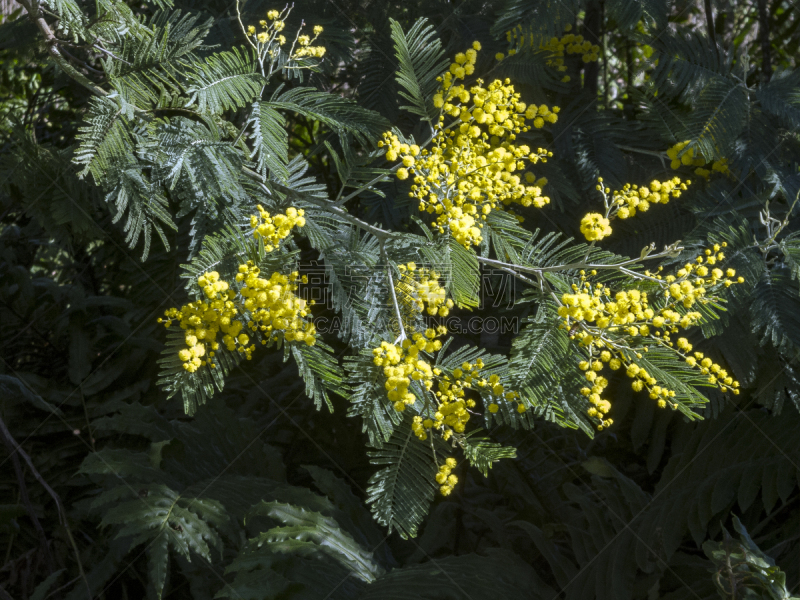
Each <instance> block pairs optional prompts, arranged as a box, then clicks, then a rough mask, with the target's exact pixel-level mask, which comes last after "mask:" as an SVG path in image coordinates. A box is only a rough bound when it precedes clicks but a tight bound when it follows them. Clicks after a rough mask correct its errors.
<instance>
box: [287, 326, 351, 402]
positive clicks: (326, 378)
mask: <svg viewBox="0 0 800 600" xmlns="http://www.w3.org/2000/svg"><path fill="white" fill-rule="evenodd" d="M291 349H292V356H294V359H295V362H297V370H298V371H300V376H301V377H302V378H303V380H304V381H305V383H306V395H308V397H309V398H311V399H312V400H313V401H314V405H315V406H316V407H317V410H319V409H321V408H322V401H323V400H324V401H325V404H326V405H327V406H328V410H330V411H331V412H333V403H332V402H331V400H330V398H329V397H328V393H329V392H333V393H334V394H339V395H340V396H345V395H346V394H347V388H346V386H345V385H344V379H343V376H342V369H341V367H340V366H339V363H338V362H337V361H336V357H335V356H334V355H333V348H331V347H330V346H328V345H327V344H326V343H325V342H322V341H319V340H317V343H316V344H314V345H313V346H308V345H306V344H301V343H296V344H291Z"/></svg>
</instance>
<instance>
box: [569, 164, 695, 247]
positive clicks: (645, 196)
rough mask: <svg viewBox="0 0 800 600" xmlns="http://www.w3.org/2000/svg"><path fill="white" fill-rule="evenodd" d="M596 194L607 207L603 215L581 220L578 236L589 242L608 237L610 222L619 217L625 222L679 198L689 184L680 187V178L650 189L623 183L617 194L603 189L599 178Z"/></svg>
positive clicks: (591, 214) (654, 181)
mask: <svg viewBox="0 0 800 600" xmlns="http://www.w3.org/2000/svg"><path fill="white" fill-rule="evenodd" d="M597 181H598V182H599V183H598V184H597V188H596V189H597V190H598V191H599V192H600V193H601V194H603V202H604V203H605V206H606V213H605V215H601V214H600V213H588V214H587V215H585V216H584V217H583V219H581V227H580V229H581V233H582V234H583V235H584V237H585V238H586V239H587V240H589V241H590V242H593V241H599V240H602V239H603V238H605V237H607V236H609V235H611V232H612V229H611V221H613V220H614V219H616V218H617V217H619V218H620V219H628V218H630V217H632V216H634V215H635V214H636V213H637V211H638V212H646V211H647V210H649V208H650V205H651V204H667V203H668V202H669V200H670V198H671V197H672V198H678V197H679V196H680V195H681V192H682V191H685V190H686V186H687V185H689V184H691V183H692V182H691V181H686V183H681V180H680V177H673V178H672V179H668V180H666V181H656V180H653V181H651V182H650V185H649V186H644V185H643V186H641V187H639V186H638V185H636V184H630V183H626V184H625V185H624V186H623V188H622V189H621V190H619V191H615V192H612V191H611V189H610V188H607V187H604V186H603V178H602V177H598V178H597Z"/></svg>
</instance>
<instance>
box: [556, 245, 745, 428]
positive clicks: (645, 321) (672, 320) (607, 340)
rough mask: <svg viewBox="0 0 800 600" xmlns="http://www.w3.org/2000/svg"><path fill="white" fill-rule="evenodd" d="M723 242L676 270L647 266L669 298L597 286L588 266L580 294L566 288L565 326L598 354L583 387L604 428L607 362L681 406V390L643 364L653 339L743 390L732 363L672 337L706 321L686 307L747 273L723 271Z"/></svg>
mask: <svg viewBox="0 0 800 600" xmlns="http://www.w3.org/2000/svg"><path fill="white" fill-rule="evenodd" d="M723 246H725V244H724V243H723V244H722V245H719V244H715V245H714V246H713V249H707V250H705V251H704V253H703V254H701V255H699V256H697V257H696V259H695V260H694V261H693V262H690V263H686V264H685V265H684V266H683V267H682V268H681V269H679V270H678V271H677V273H676V274H675V275H666V276H662V275H660V274H659V273H654V274H651V273H649V272H645V275H646V276H647V277H649V278H651V279H653V280H655V281H657V282H661V287H662V293H661V294H660V296H661V298H658V297H656V298H655V299H654V300H652V299H651V298H650V297H649V296H648V294H647V293H646V292H642V291H639V290H636V289H632V290H627V291H620V292H617V293H616V294H613V295H612V292H611V290H610V289H609V288H608V287H606V286H605V285H603V284H601V283H596V284H594V286H593V285H592V284H591V283H590V282H589V281H588V280H587V276H586V273H585V272H584V271H581V285H580V286H579V285H577V284H574V285H573V292H574V293H571V294H570V293H567V294H563V295H562V297H561V303H562V305H561V306H560V307H559V309H558V314H559V316H561V317H562V318H563V319H564V320H563V323H562V327H563V328H565V329H568V330H569V331H570V337H571V338H572V339H576V340H578V341H579V343H580V345H581V347H583V348H585V349H586V351H587V352H588V353H589V357H590V360H585V361H582V362H581V363H580V364H579V365H578V366H579V368H580V369H581V370H583V371H585V373H584V375H585V378H586V380H587V382H588V385H587V387H584V388H582V389H581V393H582V394H583V395H584V396H587V397H588V398H589V402H590V403H591V404H592V407H591V408H589V410H588V414H589V416H590V417H593V418H597V419H598V420H599V425H598V428H599V429H602V428H603V427H608V426H609V425H610V424H611V423H612V422H613V421H612V420H611V419H606V418H605V417H606V415H607V413H608V412H609V410H610V408H611V404H610V403H609V402H608V400H605V399H603V398H601V396H600V394H601V393H602V392H603V390H604V388H605V387H606V386H607V385H608V381H607V380H606V379H605V378H604V377H602V376H601V375H600V372H601V371H602V370H603V369H604V365H608V367H609V368H610V369H611V370H612V371H615V370H618V369H620V368H624V369H626V373H627V375H628V376H629V377H631V378H633V379H634V381H633V382H632V388H633V390H634V391H637V392H638V391H641V390H643V389H646V390H647V391H648V393H649V394H650V397H651V398H652V399H654V400H658V405H659V406H660V407H662V408H663V407H665V406H667V405H670V406H671V407H672V408H677V406H678V405H677V404H676V402H675V401H674V400H672V399H673V398H674V397H675V395H676V393H675V391H674V390H672V389H670V388H669V386H668V385H667V384H666V383H665V382H659V381H658V380H657V378H656V377H655V376H654V375H653V374H652V373H650V372H648V371H647V368H646V367H645V366H643V365H642V364H639V363H637V360H641V359H642V357H643V354H642V352H644V353H646V352H648V349H649V347H652V346H658V347H661V348H664V349H669V350H671V351H672V352H675V353H676V354H677V355H679V356H680V357H681V358H684V359H685V361H686V363H687V364H688V365H689V366H690V367H692V368H698V369H699V370H700V372H701V373H702V374H703V375H707V376H708V377H707V380H708V383H709V384H711V385H716V386H717V387H719V388H720V390H721V391H723V392H726V391H728V390H732V391H733V393H734V394H738V393H739V391H738V389H737V388H738V387H739V384H738V383H737V382H735V381H733V379H732V378H731V377H730V376H729V375H728V373H727V372H726V371H725V370H724V369H722V368H721V367H720V366H719V365H716V364H715V363H713V362H712V361H711V360H710V359H708V358H706V357H704V356H703V355H702V354H701V353H695V354H694V355H690V354H689V352H690V351H691V349H692V346H691V344H689V342H688V341H687V340H686V338H683V337H681V338H679V339H678V340H677V341H673V339H672V337H671V336H672V335H674V334H676V333H678V332H679V331H680V330H681V329H687V328H689V327H692V326H694V325H697V324H699V323H700V322H701V320H702V314H701V313H700V312H697V311H690V310H686V309H689V308H691V307H692V306H694V305H695V304H696V303H700V304H704V303H707V302H710V301H713V300H715V298H714V297H713V296H712V294H713V293H715V292H716V291H717V290H719V289H720V288H721V287H728V286H730V285H732V284H733V283H737V282H738V283H741V282H742V281H743V279H742V278H741V277H739V278H738V279H737V280H736V281H734V280H733V279H732V278H733V277H734V276H735V275H736V272H735V271H734V270H733V269H726V270H725V271H723V270H722V269H720V268H718V267H715V266H714V265H717V264H718V263H719V262H720V261H722V260H723V259H724V258H725V255H724V253H723V252H722V251H721V249H722V247H723ZM708 265H711V268H710V267H709V266H708ZM659 272H660V269H659ZM596 274H597V273H596V271H592V272H591V275H596ZM640 351H641V352H640ZM589 386H591V387H589Z"/></svg>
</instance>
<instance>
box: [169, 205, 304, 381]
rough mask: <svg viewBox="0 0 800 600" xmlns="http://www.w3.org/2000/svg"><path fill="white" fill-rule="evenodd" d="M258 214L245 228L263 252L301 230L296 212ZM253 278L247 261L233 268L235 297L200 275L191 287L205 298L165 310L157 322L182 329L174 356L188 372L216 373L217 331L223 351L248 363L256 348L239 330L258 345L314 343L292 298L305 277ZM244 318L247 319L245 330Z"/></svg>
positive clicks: (299, 303)
mask: <svg viewBox="0 0 800 600" xmlns="http://www.w3.org/2000/svg"><path fill="white" fill-rule="evenodd" d="M258 211H259V215H251V217H250V224H251V226H252V227H253V228H254V229H255V231H254V235H255V237H256V238H262V239H264V241H265V248H266V250H267V251H271V250H273V249H274V248H275V247H276V246H277V245H278V244H279V243H280V241H281V240H282V239H285V238H286V237H287V236H288V235H289V233H290V232H291V229H292V227H295V226H297V227H302V226H303V225H305V219H304V218H303V211H302V210H296V209H294V208H288V209H287V210H286V214H285V215H280V214H279V215H276V216H275V217H271V216H270V214H269V213H268V212H267V211H265V210H264V208H263V207H261V206H259V207H258ZM258 275H259V269H258V267H256V266H255V265H254V263H253V262H252V261H248V262H247V263H246V264H243V265H239V269H238V273H237V274H236V277H235V280H236V283H237V284H239V285H238V287H239V292H238V294H237V292H236V290H234V289H232V288H231V286H230V285H229V284H228V282H226V281H224V280H223V279H221V278H220V275H219V273H218V272H217V271H209V272H207V273H203V274H202V275H200V276H199V277H198V278H197V285H198V286H199V288H200V289H201V290H202V291H203V294H205V296H206V299H204V300H200V301H198V302H190V303H189V304H186V305H184V306H182V307H181V308H180V309H177V308H170V309H168V310H167V311H166V312H165V316H166V317H167V318H166V319H158V322H159V323H163V324H164V327H170V326H171V325H172V323H173V322H178V323H179V324H180V327H181V328H182V329H184V330H186V346H187V347H186V348H184V349H182V350H180V351H179V352H178V356H179V357H180V359H181V361H183V368H184V369H186V370H187V371H188V372H189V373H194V372H196V371H197V370H198V369H199V368H200V367H203V366H206V365H208V366H209V367H210V368H216V366H217V365H216V363H215V362H214V361H213V360H212V359H213V358H214V354H215V352H216V351H217V350H218V349H219V342H218V341H217V336H218V334H219V333H220V332H222V334H223V336H222V343H223V344H224V345H225V347H226V348H227V349H228V350H229V351H231V352H240V353H242V354H243V355H244V356H245V357H246V358H247V359H248V360H250V359H251V357H252V354H253V350H255V347H256V346H255V344H254V343H252V340H251V337H250V336H249V335H248V334H247V333H244V332H243V329H245V327H247V328H249V329H250V330H251V331H253V332H260V335H262V336H264V337H262V339H261V343H262V344H264V345H266V344H267V342H268V340H269V339H270V338H272V337H273V336H274V335H275V334H279V335H281V336H282V337H283V339H284V340H286V341H287V342H293V341H296V342H305V343H306V344H308V345H310V346H311V345H313V344H314V343H315V342H316V330H315V328H314V325H313V324H312V323H306V322H305V321H304V320H303V317H305V316H307V314H308V309H307V306H306V302H305V300H301V299H299V298H298V297H297V296H296V295H295V294H294V292H295V290H297V282H298V281H302V282H303V283H305V282H306V280H305V277H302V278H301V277H300V275H299V274H298V273H297V272H296V271H295V272H293V273H290V274H289V275H288V276H287V275H281V274H280V273H273V274H272V275H271V276H270V278H269V279H263V278H261V277H259V276H258ZM245 318H248V319H249V320H248V321H247V323H246V325H245V322H244V319H245ZM257 335H258V334H257ZM255 337H256V336H254V339H255Z"/></svg>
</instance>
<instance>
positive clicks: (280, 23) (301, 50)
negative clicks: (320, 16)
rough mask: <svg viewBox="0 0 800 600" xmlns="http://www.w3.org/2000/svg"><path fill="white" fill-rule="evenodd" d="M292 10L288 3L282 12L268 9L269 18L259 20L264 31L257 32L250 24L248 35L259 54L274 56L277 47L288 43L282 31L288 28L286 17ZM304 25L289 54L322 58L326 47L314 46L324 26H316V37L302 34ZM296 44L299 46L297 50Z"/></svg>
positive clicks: (294, 56)
mask: <svg viewBox="0 0 800 600" xmlns="http://www.w3.org/2000/svg"><path fill="white" fill-rule="evenodd" d="M291 12H292V7H291V6H288V5H287V7H286V8H284V9H283V10H282V11H280V12H279V11H277V10H269V11H267V20H261V21H259V22H258V24H259V25H260V26H261V28H262V31H259V32H257V31H256V27H255V25H249V26H248V27H247V30H246V33H247V36H248V37H249V38H252V42H251V44H252V45H253V47H254V48H255V49H256V51H257V52H258V53H259V56H262V52H263V53H264V55H266V54H268V55H269V56H270V57H273V58H274V57H275V56H276V55H277V52H278V51H277V48H278V47H279V46H283V45H284V44H285V43H286V36H284V35H283V34H281V32H282V31H283V30H284V29H285V28H286V19H287V18H288V17H289V13H291ZM304 25H305V23H303V24H301V25H300V29H298V30H297V35H296V37H295V40H294V42H293V43H292V49H291V50H290V51H289V54H290V55H291V57H292V58H302V57H304V56H311V57H315V58H322V57H323V56H325V47H324V46H312V44H313V43H314V42H315V41H316V39H317V38H318V37H319V34H320V33H322V26H320V25H315V26H314V37H313V38H312V37H311V36H308V35H300V32H301V31H302V30H303V26H304ZM295 46H298V48H297V49H296V50H295Z"/></svg>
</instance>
